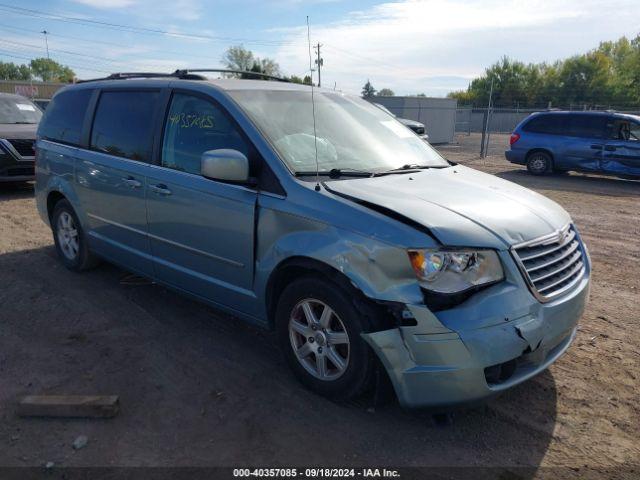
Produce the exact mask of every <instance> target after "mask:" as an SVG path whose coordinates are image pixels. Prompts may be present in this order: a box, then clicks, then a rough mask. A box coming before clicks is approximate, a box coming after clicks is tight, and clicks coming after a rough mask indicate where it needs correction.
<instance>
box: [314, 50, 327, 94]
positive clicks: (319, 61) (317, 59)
mask: <svg viewBox="0 0 640 480" xmlns="http://www.w3.org/2000/svg"><path fill="white" fill-rule="evenodd" d="M321 46H322V45H320V42H318V44H317V45H316V46H315V47H313V48H314V50H315V51H316V54H317V58H316V65H317V66H318V87H320V86H321V85H320V69H321V68H322V65H324V60H323V59H322V57H321V56H320V47H321Z"/></svg>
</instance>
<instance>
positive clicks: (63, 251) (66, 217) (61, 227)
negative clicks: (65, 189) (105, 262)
mask: <svg viewBox="0 0 640 480" xmlns="http://www.w3.org/2000/svg"><path fill="white" fill-rule="evenodd" d="M51 230H52V232H53V241H54V242H55V245H56V251H57V253H58V257H59V258H60V260H61V261H62V263H63V264H64V266H65V267H67V268H68V269H69V270H72V271H74V272H81V271H83V270H89V269H90V268H93V267H95V266H96V265H97V264H98V263H99V260H98V258H97V257H96V256H95V255H93V254H92V253H91V252H90V251H89V249H88V247H87V242H86V239H85V236H84V231H83V230H82V225H81V224H80V221H79V220H78V216H77V215H76V212H75V211H74V210H73V207H72V206H71V204H70V203H69V202H68V201H67V200H60V201H58V203H56V205H55V207H54V208H53V214H52V215H51ZM73 232H75V234H74V233H73Z"/></svg>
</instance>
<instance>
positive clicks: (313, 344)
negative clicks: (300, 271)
mask: <svg viewBox="0 0 640 480" xmlns="http://www.w3.org/2000/svg"><path fill="white" fill-rule="evenodd" d="M357 295H358V292H356V291H352V292H350V291H345V289H344V288H341V287H339V286H338V285H336V284H334V283H333V282H330V281H328V280H326V279H325V278H324V277H321V276H308V277H302V278H300V279H297V280H295V281H293V282H292V283H291V284H290V285H288V286H287V287H286V288H285V289H284V291H283V292H282V294H281V295H280V298H279V299H278V306H277V309H276V333H277V337H278V343H279V344H280V348H281V350H282V352H283V354H284V357H285V359H286V361H287V363H288V364H289V367H290V368H291V370H292V371H293V373H294V374H295V376H296V377H297V378H298V380H299V381H300V382H301V383H302V384H303V385H305V386H306V387H307V388H309V389H311V390H313V391H314V392H316V393H318V394H320V395H323V396H325V397H328V398H330V399H332V400H337V401H344V400H348V399H351V398H355V397H357V396H359V395H362V394H363V393H365V392H366V391H368V390H369V389H370V388H371V387H372V385H373V380H374V374H375V368H376V363H375V357H374V354H373V352H372V351H371V349H370V348H369V346H368V345H367V344H366V342H365V341H364V340H363V339H362V337H361V336H360V334H361V333H362V332H367V331H369V327H370V325H369V323H370V320H369V319H368V318H367V316H366V315H363V314H362V312H361V311H360V309H359V308H357V307H356V305H355V304H354V301H353V299H354V298H357ZM326 308H330V310H331V311H332V313H333V314H332V315H330V316H329V315H326V316H323V315H322V313H323V312H325V309H326ZM309 309H310V310H311V311H312V312H313V317H315V319H316V320H320V322H318V323H315V329H313V328H312V327H311V323H310V322H309V320H308V319H309V313H308V310H309ZM365 310H366V309H365ZM305 311H306V313H305ZM327 318H328V322H327V321H326V320H327ZM294 323H295V326H294ZM312 323H313V322H312ZM312 339H313V340H312ZM345 340H346V342H348V343H344V342H345ZM294 348H295V349H298V351H302V352H303V353H302V354H300V355H297V354H296V350H294ZM302 349H304V350H302ZM307 352H309V353H307ZM302 355H305V356H304V357H303V356H302ZM335 355H338V356H339V358H337V357H336V356H335ZM318 357H320V358H318ZM340 362H342V369H341V368H340V365H339V364H340ZM322 364H324V374H323V372H322V367H321V365H322Z"/></svg>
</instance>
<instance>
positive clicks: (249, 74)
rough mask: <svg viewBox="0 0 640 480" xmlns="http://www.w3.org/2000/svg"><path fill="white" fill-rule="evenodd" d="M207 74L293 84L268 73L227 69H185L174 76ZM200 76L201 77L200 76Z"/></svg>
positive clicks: (177, 71)
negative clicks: (229, 74)
mask: <svg viewBox="0 0 640 480" xmlns="http://www.w3.org/2000/svg"><path fill="white" fill-rule="evenodd" d="M205 72H212V73H233V74H236V75H245V76H246V78H245V79H246V80H252V79H253V77H258V78H266V79H267V80H275V81H277V82H287V83H291V81H290V80H287V79H286V78H282V77H276V76H275V75H267V74H266V73H261V72H251V71H249V70H229V69H225V68H185V69H182V70H176V71H175V72H173V73H174V75H176V76H179V77H180V78H183V76H187V75H189V74H192V73H196V74H197V73H205ZM198 76H200V75H198Z"/></svg>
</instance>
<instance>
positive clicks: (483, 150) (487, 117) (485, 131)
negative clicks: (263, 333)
mask: <svg viewBox="0 0 640 480" xmlns="http://www.w3.org/2000/svg"><path fill="white" fill-rule="evenodd" d="M492 107H493V78H492V79H491V88H490V89H489V104H488V105H487V109H486V110H485V112H484V119H483V125H482V140H481V143H482V144H481V145H480V157H481V158H485V157H486V156H487V150H488V149H489V123H490V122H491V109H492Z"/></svg>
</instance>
